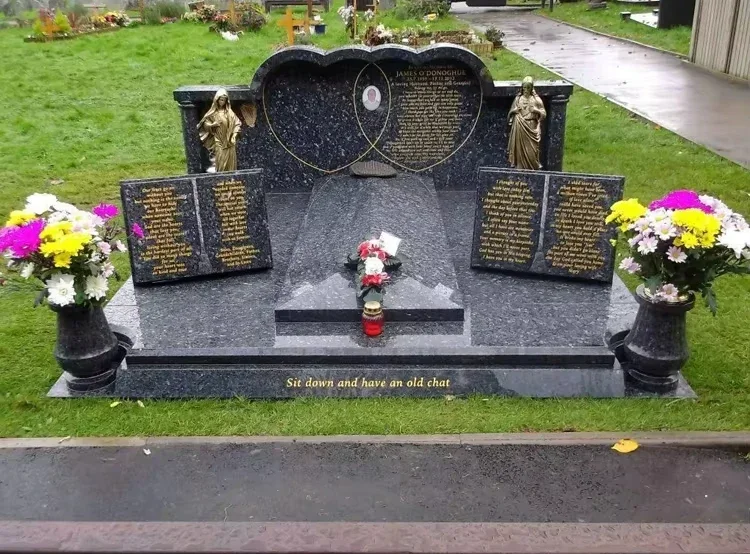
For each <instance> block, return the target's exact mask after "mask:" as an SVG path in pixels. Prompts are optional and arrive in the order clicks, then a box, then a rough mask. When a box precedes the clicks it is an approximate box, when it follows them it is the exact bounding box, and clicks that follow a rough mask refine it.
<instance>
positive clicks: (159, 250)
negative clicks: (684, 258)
mask: <svg viewBox="0 0 750 554" xmlns="http://www.w3.org/2000/svg"><path fill="white" fill-rule="evenodd" d="M120 187H121V195H122V204H123V208H124V212H125V223H126V225H127V228H128V229H129V230H131V233H130V234H129V235H128V243H129V249H130V261H131V266H132V268H133V281H134V282H135V283H136V284H140V283H151V282H158V281H170V280H175V279H184V278H189V277H197V276H202V275H212V274H219V273H230V272H236V271H246V270H253V269H263V268H269V267H272V266H273V262H272V257H271V240H270V237H269V233H268V218H267V216H266V204H265V196H264V192H263V184H262V181H261V171H260V170H259V169H251V170H244V171H233V172H227V173H213V174H204V175H187V176H180V177H166V178H163V179H141V180H132V181H123V182H122V183H121V185H120ZM134 225H135V226H136V230H137V231H140V230H142V233H140V232H138V233H133V232H132V229H133V226H134ZM140 234H142V235H143V236H142V237H141V236H138V235H140Z"/></svg>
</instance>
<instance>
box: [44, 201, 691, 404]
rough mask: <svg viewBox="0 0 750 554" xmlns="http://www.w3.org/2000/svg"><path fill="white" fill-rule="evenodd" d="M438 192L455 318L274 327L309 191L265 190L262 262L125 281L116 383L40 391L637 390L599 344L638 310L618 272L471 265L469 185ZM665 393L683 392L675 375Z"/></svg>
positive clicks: (119, 299) (118, 317)
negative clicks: (264, 266)
mask: <svg viewBox="0 0 750 554" xmlns="http://www.w3.org/2000/svg"><path fill="white" fill-rule="evenodd" d="M436 197H437V208H436V209H437V210H439V213H440V216H441V218H442V222H443V226H444V232H445V240H446V242H447V249H448V252H447V253H446V257H447V259H450V260H452V263H453V268H454V272H455V279H456V283H457V287H458V290H459V291H460V294H461V298H462V305H463V310H464V317H463V320H462V321H403V322H399V321H386V325H385V332H384V333H383V335H381V336H380V337H376V338H368V337H365V336H364V334H363V333H362V329H361V327H360V326H359V324H357V323H355V322H325V323H320V322H278V321H276V317H275V310H276V307H277V306H278V302H279V300H280V299H281V298H282V297H283V294H284V290H285V286H286V284H287V275H288V272H289V268H290V263H291V261H292V260H293V252H294V249H295V245H296V244H297V243H298V240H299V237H300V232H301V229H302V227H303V224H304V220H305V215H306V214H307V213H308V207H309V205H310V204H311V194H310V193H270V194H267V195H266V202H267V210H268V220H269V227H270V235H271V241H272V248H273V252H274V267H273V268H272V269H268V270H265V271H261V272H257V273H247V274H235V275H228V276H219V277H213V278H206V279H202V280H195V281H181V282H174V283H168V284H163V285H159V286H148V287H137V286H133V283H132V281H130V280H129V281H128V282H126V283H125V284H124V285H123V286H122V288H121V289H120V290H119V291H118V293H117V294H116V295H115V297H114V298H113V299H112V301H111V302H110V303H109V305H108V306H107V307H106V314H107V317H108V318H109V321H110V323H112V324H113V325H115V326H116V328H117V329H118V331H119V332H121V333H122V332H125V333H126V334H127V335H128V337H129V341H130V342H132V347H131V349H130V352H129V353H128V355H127V357H126V359H125V361H124V362H123V363H122V365H121V366H120V367H119V369H118V373H117V378H116V380H115V382H114V384H113V385H112V386H111V387H110V388H109V389H107V390H100V391H93V392H87V393H78V392H76V393H72V392H71V391H70V390H69V389H68V388H67V386H66V384H65V382H64V379H63V378H62V377H61V379H60V380H59V381H58V382H57V383H56V384H55V385H54V386H53V388H52V389H51V390H50V392H49V396H53V397H70V396H112V397H124V398H187V397H217V398H229V397H234V396H242V397H248V398H260V397H263V398H294V397H300V396H327V397H330V396H337V397H363V396H412V397H427V396H438V397H439V396H444V395H468V394H473V393H478V394H498V395H522V396H536V397H572V396H591V397H623V396H640V395H641V394H640V393H638V392H637V391H636V390H635V389H632V388H631V387H630V386H629V385H628V384H627V383H626V381H625V378H624V374H623V373H624V372H623V370H622V368H621V367H620V365H619V363H618V361H617V360H616V357H615V354H614V353H613V352H612V350H610V349H609V348H608V344H609V341H610V340H612V339H613V338H614V339H616V337H617V336H618V333H620V332H622V331H623V330H625V329H627V328H628V327H629V326H630V325H631V324H632V321H633V319H634V317H635V313H636V311H637V305H636V303H635V301H634V299H633V297H632V295H631V294H630V293H629V291H628V290H627V288H626V287H625V286H624V284H623V283H622V282H621V281H620V280H619V279H618V278H617V277H615V279H614V281H613V283H602V282H581V281H565V280H560V279H559V278H551V277H543V276H527V275H521V274H508V273H503V272H496V271H487V270H477V269H472V268H471V267H470V263H471V259H470V258H471V244H472V235H473V227H474V206H475V202H476V198H475V192H474V191H470V190H459V191H455V190H454V191H438V192H437V193H436ZM341 254H342V256H343V255H345V253H344V252H342V253H341ZM386 315H387V314H386ZM123 329H127V331H123ZM363 381H366V382H363ZM329 385H330V386H329ZM664 396H665V397H670V398H674V397H692V396H694V393H693V391H692V390H691V389H690V387H689V385H687V383H685V382H684V380H682V381H681V386H680V388H678V390H677V391H675V392H673V393H670V394H667V395H664Z"/></svg>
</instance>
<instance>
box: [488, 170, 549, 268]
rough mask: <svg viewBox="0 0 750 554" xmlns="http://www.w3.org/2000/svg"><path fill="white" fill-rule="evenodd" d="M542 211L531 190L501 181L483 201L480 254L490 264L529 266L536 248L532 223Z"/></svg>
mask: <svg viewBox="0 0 750 554" xmlns="http://www.w3.org/2000/svg"><path fill="white" fill-rule="evenodd" d="M539 209H540V206H539V203H538V202H537V201H536V200H534V197H533V196H532V195H531V190H530V188H529V186H528V185H527V184H526V183H524V182H522V181H516V180H510V179H500V180H498V182H497V183H496V184H495V185H494V186H493V187H492V188H491V189H490V190H489V191H488V192H487V194H486V195H485V196H484V198H483V199H482V212H483V213H484V217H483V218H482V223H481V225H482V230H481V233H480V235H479V254H480V256H481V257H482V259H484V260H487V261H490V262H505V263H514V264H526V263H529V262H531V259H532V257H533V255H534V248H535V246H536V244H535V243H534V241H533V238H532V237H533V233H534V227H533V225H532V219H533V217H534V214H536V213H537V212H538V211H539Z"/></svg>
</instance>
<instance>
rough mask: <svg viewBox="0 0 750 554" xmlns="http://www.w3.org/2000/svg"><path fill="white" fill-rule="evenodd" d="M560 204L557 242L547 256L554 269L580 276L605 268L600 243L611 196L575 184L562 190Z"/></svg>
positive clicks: (555, 223)
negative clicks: (608, 197)
mask: <svg viewBox="0 0 750 554" xmlns="http://www.w3.org/2000/svg"><path fill="white" fill-rule="evenodd" d="M559 194H560V204H559V205H558V206H557V208H555V211H554V214H553V216H552V226H551V228H552V229H553V230H554V232H555V235H556V236H557V241H556V242H555V244H553V245H552V247H551V248H550V249H549V251H548V252H547V254H546V259H547V261H548V262H549V263H550V265H551V266H552V267H556V268H562V269H567V270H568V271H570V272H571V273H572V274H580V273H585V272H589V271H597V270H600V269H602V267H603V266H604V264H605V259H604V256H603V254H602V252H601V251H600V249H599V240H600V238H601V236H602V234H604V233H606V231H607V226H606V225H605V223H604V219H605V218H606V217H607V208H606V205H607V194H606V192H605V190H604V188H603V187H602V186H601V185H599V184H597V183H591V182H584V181H579V180H574V181H571V182H570V183H569V184H567V185H565V186H563V187H562V188H561V189H560V193H559Z"/></svg>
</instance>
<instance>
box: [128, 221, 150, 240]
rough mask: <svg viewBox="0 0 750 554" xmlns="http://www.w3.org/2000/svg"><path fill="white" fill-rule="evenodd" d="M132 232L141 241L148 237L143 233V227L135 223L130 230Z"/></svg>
mask: <svg viewBox="0 0 750 554" xmlns="http://www.w3.org/2000/svg"><path fill="white" fill-rule="evenodd" d="M130 230H131V231H133V234H134V235H135V236H136V237H138V238H139V239H142V238H143V237H145V236H146V233H144V232H143V227H141V226H140V225H138V224H137V223H133V226H132V227H131V228H130Z"/></svg>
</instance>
